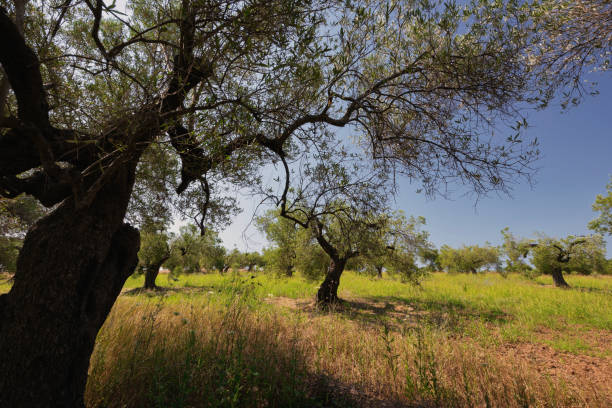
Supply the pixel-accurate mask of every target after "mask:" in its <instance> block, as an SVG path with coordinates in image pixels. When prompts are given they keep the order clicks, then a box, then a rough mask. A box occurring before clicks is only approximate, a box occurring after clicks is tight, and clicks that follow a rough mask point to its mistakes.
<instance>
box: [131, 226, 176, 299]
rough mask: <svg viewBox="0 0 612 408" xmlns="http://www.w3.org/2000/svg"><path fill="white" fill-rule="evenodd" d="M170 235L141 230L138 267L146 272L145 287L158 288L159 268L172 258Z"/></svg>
mask: <svg viewBox="0 0 612 408" xmlns="http://www.w3.org/2000/svg"><path fill="white" fill-rule="evenodd" d="M168 239H169V237H168V236H167V235H166V234H164V233H163V232H157V231H140V251H138V269H140V271H142V273H144V276H145V281H144V288H145V289H157V284H156V283H155V280H156V279H157V275H158V274H159V268H160V267H161V266H162V264H163V263H164V262H166V261H167V260H168V259H169V258H170V255H171V253H170V246H169V245H168Z"/></svg>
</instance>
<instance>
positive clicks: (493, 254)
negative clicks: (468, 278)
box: [440, 245, 499, 274]
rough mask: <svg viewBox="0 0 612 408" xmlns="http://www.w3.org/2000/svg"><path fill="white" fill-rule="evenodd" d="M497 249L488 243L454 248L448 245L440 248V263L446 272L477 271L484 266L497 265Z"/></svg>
mask: <svg viewBox="0 0 612 408" xmlns="http://www.w3.org/2000/svg"><path fill="white" fill-rule="evenodd" d="M498 264H499V250H498V249H497V248H495V247H492V246H490V245H487V246H484V247H481V246H478V245H470V246H465V245H464V246H462V247H461V248H459V249H454V248H451V247H449V246H448V245H443V246H442V247H441V248H440V265H441V266H442V268H444V269H445V270H446V271H448V272H471V273H474V274H475V273H477V272H478V271H479V270H480V269H482V268H484V267H497V265H498Z"/></svg>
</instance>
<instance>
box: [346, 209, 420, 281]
mask: <svg viewBox="0 0 612 408" xmlns="http://www.w3.org/2000/svg"><path fill="white" fill-rule="evenodd" d="M382 217H385V218H386V220H385V222H383V223H381V228H380V229H378V230H376V231H373V233H372V237H371V238H370V239H369V240H368V244H369V245H368V246H366V247H364V248H363V250H362V252H361V254H360V256H359V258H358V259H359V261H360V263H361V264H362V266H363V268H364V270H365V271H371V272H373V273H372V274H375V275H376V276H378V277H379V278H381V277H382V271H383V269H386V270H387V271H388V272H389V273H394V274H398V275H400V276H401V277H402V278H403V279H406V280H415V279H416V278H417V275H418V272H419V268H418V267H417V265H416V259H417V257H418V254H419V252H420V251H424V250H426V248H430V247H431V244H430V243H429V241H428V237H429V234H428V233H427V232H425V231H422V230H420V228H421V226H423V225H425V218H423V217H410V218H407V217H406V216H405V215H404V213H403V211H397V212H394V213H393V214H384V215H382Z"/></svg>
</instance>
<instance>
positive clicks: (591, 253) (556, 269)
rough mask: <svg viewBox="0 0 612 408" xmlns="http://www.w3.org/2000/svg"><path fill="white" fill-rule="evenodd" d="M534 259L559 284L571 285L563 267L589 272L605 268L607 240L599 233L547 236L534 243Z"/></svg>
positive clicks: (536, 264) (600, 270) (564, 286)
mask: <svg viewBox="0 0 612 408" xmlns="http://www.w3.org/2000/svg"><path fill="white" fill-rule="evenodd" d="M531 262H532V263H533V265H534V266H535V267H536V268H537V269H538V271H539V272H540V273H543V274H547V275H551V276H552V278H553V282H554V284H555V286H557V287H561V288H568V287H569V285H568V283H567V282H566V281H565V278H564V277H563V271H567V272H570V271H575V272H578V273H582V274H587V275H588V274H591V273H594V272H595V273H603V272H605V269H606V258H605V243H604V241H603V238H602V236H601V235H597V234H595V235H591V236H586V237H575V236H571V235H570V236H568V237H566V238H563V239H554V238H549V237H545V236H544V237H541V238H539V239H538V240H537V243H536V245H535V246H534V247H533V249H532V251H531Z"/></svg>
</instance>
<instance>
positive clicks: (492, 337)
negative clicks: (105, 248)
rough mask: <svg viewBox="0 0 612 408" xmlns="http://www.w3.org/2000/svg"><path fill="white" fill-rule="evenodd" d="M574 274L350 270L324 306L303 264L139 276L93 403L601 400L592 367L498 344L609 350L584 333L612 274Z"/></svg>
mask: <svg viewBox="0 0 612 408" xmlns="http://www.w3.org/2000/svg"><path fill="white" fill-rule="evenodd" d="M567 280H568V282H569V283H570V285H572V286H574V287H575V288H574V289H570V290H562V289H557V288H554V287H552V286H551V285H549V281H548V280H546V279H545V278H538V279H537V280H528V279H526V278H524V277H522V276H519V275H511V276H509V277H507V278H503V277H502V276H500V275H498V274H482V275H447V274H442V273H437V274H432V275H430V276H428V277H427V278H426V279H425V280H424V281H422V283H421V284H420V285H419V286H414V285H411V284H407V283H404V282H401V281H400V280H396V279H391V278H389V277H385V279H382V280H380V279H376V278H369V277H365V276H361V275H358V274H355V273H352V272H350V271H349V272H346V273H345V275H343V277H342V282H341V286H340V296H341V298H343V299H345V300H346V301H347V302H346V303H345V304H343V306H341V307H340V308H338V309H336V310H334V311H332V312H323V311H317V310H316V309H315V308H314V296H315V294H316V290H317V287H318V282H312V281H309V280H306V279H304V278H303V277H301V276H294V277H292V278H278V277H274V276H271V275H266V274H257V275H251V274H246V273H242V274H231V273H230V274H226V275H225V276H221V275H218V274H198V275H184V276H180V277H179V278H178V280H173V279H170V278H169V277H168V276H167V275H161V276H160V277H159V279H158V284H159V285H160V286H162V287H164V288H165V290H161V291H138V290H137V291H133V290H132V289H134V288H138V287H140V286H142V284H143V279H142V276H135V277H132V278H130V279H128V281H127V282H126V288H125V289H126V291H125V292H124V295H123V296H121V297H120V299H119V300H118V302H117V304H116V305H115V307H114V308H113V312H112V313H111V315H110V317H109V319H108V320H107V322H106V324H105V327H104V328H103V330H102V331H101V333H100V335H99V337H98V340H97V342H96V351H95V353H94V356H93V358H92V368H91V372H90V381H89V383H88V393H87V401H88V405H90V406H98V405H106V406H128V407H133V406H223V407H226V406H227V407H230V406H244V407H250V406H279V407H280V406H334V407H344V406H346V407H351V406H371V402H372V401H373V400H372V399H369V398H374V399H383V400H385V401H387V403H388V404H390V406H400V405H399V404H400V403H403V404H417V405H419V404H420V405H423V406H453V407H455V406H457V407H471V406H504V407H506V406H507V407H522V406H558V407H564V406H594V407H607V406H609V405H610V403H611V402H612V401H611V400H610V398H608V397H607V396H606V395H607V393H606V391H593V390H597V388H596V385H595V384H594V383H591V379H590V378H589V376H586V375H584V376H578V377H576V378H574V379H571V380H568V379H566V378H564V377H550V376H548V375H547V374H545V375H543V374H542V373H541V372H540V370H539V367H538V366H537V364H536V365H535V366H536V369H534V362H533V361H532V360H531V358H530V357H528V355H529V354H527V357H526V356H523V357H521V358H520V359H518V360H517V359H516V358H514V357H508V355H506V354H504V350H505V349H507V348H508V347H507V346H508V343H513V344H516V345H517V350H523V349H522V348H521V347H522V345H527V346H528V347H527V350H536V353H538V355H540V354H542V353H543V352H542V350H543V349H542V347H552V348H553V349H555V350H557V352H562V353H568V354H561V355H560V357H555V354H554V353H548V354H546V355H544V357H546V358H549V359H551V358H552V359H555V358H558V359H559V361H557V362H555V364H566V362H567V364H571V361H573V360H572V358H573V357H572V354H577V355H584V354H591V355H596V356H602V355H610V345H609V344H604V345H603V346H602V345H601V344H593V343H592V342H590V340H589V338H590V337H589V336H583V334H588V333H590V332H597V333H601V332H609V331H610V330H611V329H612V322H611V316H609V313H604V312H603V311H605V310H612V296H611V295H610V293H609V292H608V291H607V288H608V287H609V285H610V282H611V279H610V278H609V277H582V276H573V275H570V276H568V278H567ZM291 299H294V301H290V300H291ZM283 306H286V307H283ZM534 343H535V344H536V345H537V344H539V346H533V344H534ZM529 345H532V346H529ZM600 346H601V347H600ZM576 358H577V357H576ZM580 358H582V357H580ZM594 358H603V357H594ZM600 376H601V374H600Z"/></svg>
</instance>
